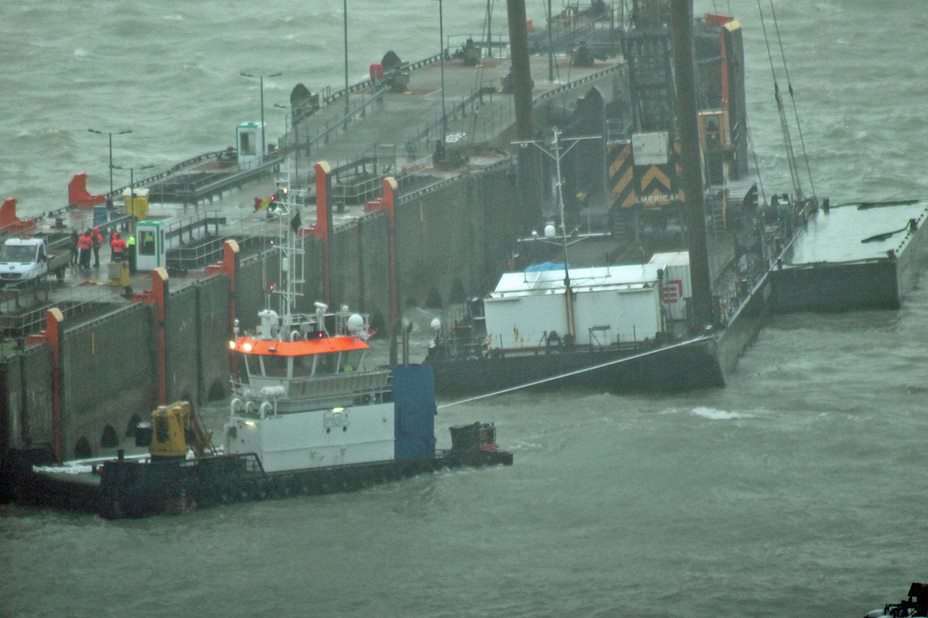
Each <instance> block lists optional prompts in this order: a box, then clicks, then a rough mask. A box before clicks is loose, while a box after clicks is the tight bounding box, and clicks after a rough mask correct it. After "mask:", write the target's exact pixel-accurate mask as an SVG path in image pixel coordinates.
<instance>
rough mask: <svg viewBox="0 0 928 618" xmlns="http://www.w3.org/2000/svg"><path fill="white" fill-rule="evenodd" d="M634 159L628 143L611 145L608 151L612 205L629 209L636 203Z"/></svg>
mask: <svg viewBox="0 0 928 618" xmlns="http://www.w3.org/2000/svg"><path fill="white" fill-rule="evenodd" d="M636 184H637V183H636V182H635V159H634V157H632V145H631V143H629V142H623V143H618V144H612V146H611V147H610V149H609V185H610V186H611V187H612V189H611V194H612V205H613V206H618V207H619V208H631V207H632V206H634V205H635V204H637V203H638V193H637V191H636V190H635V187H636Z"/></svg>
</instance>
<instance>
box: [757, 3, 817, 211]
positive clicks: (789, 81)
mask: <svg viewBox="0 0 928 618" xmlns="http://www.w3.org/2000/svg"><path fill="white" fill-rule="evenodd" d="M769 1H770V13H771V15H772V16H773V25H774V27H775V28H776V31H777V41H778V42H779V44H780V58H781V59H782V60H783V70H784V71H785V73H786V87H787V90H788V91H789V98H790V101H792V103H793V115H794V116H795V117H796V131H797V132H798V133H799V145H800V147H801V148H802V158H803V159H805V162H806V172H807V173H808V174H809V186H810V187H811V189H812V199H817V198H816V194H815V181H814V180H812V166H811V165H810V164H809V155H808V154H807V153H806V140H805V137H803V135H802V124H801V123H800V122H799V108H798V107H797V106H796V96H795V94H794V93H793V81H792V79H791V78H790V76H789V64H787V63H786V52H785V51H784V50H783V37H781V36H780V22H779V20H778V19H777V10H776V9H775V8H774V6H773V0H769Z"/></svg>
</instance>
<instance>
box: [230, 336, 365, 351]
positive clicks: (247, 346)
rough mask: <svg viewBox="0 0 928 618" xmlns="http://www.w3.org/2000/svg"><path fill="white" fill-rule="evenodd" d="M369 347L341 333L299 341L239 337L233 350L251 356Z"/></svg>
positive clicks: (355, 338) (351, 349)
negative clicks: (334, 335)
mask: <svg viewBox="0 0 928 618" xmlns="http://www.w3.org/2000/svg"><path fill="white" fill-rule="evenodd" d="M367 349H368V346H367V344H366V343H364V342H363V341H361V340H360V339H358V338H357V337H348V336H345V335H340V336H336V337H322V338H319V339H299V340H297V341H278V340H277V339H255V338H254V337H239V338H238V339H236V340H235V347H234V348H233V351H235V352H240V353H242V354H247V355H249V356H313V355H316V354H332V353H333V352H353V351H355V350H367Z"/></svg>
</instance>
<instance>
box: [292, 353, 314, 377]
mask: <svg viewBox="0 0 928 618" xmlns="http://www.w3.org/2000/svg"><path fill="white" fill-rule="evenodd" d="M314 358H316V357H315V356H295V357H294V358H293V377H294V378H308V377H310V376H312V375H313V359H314Z"/></svg>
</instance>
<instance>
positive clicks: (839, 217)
mask: <svg viewBox="0 0 928 618" xmlns="http://www.w3.org/2000/svg"><path fill="white" fill-rule="evenodd" d="M926 218H928V203H926V202H924V201H921V200H901V201H893V202H859V203H852V204H847V205H846V206H844V207H838V206H836V207H833V208H824V207H823V208H821V209H820V210H819V211H818V212H816V213H815V215H814V216H813V217H810V219H809V221H808V222H807V224H806V225H805V226H804V228H803V229H801V230H800V231H799V234H798V236H797V238H796V240H795V241H794V242H793V244H792V245H791V246H790V248H789V251H788V252H787V253H786V255H785V256H784V259H783V260H781V261H780V262H779V263H778V265H777V268H776V270H775V271H774V273H773V304H774V308H775V310H776V311H778V312H781V313H788V312H793V311H850V310H855V309H898V308H899V307H900V305H901V304H902V300H903V297H904V296H905V295H906V294H907V293H908V292H909V291H910V290H911V289H912V288H913V287H914V286H915V284H916V283H917V279H918V275H919V273H920V271H921V268H922V267H923V266H924V264H925V260H926V249H925V244H926V243H925V241H926V237H928V232H926V226H925V221H926Z"/></svg>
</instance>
